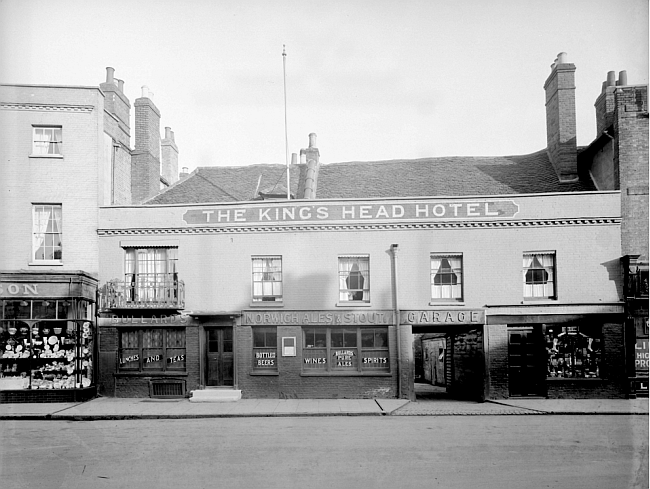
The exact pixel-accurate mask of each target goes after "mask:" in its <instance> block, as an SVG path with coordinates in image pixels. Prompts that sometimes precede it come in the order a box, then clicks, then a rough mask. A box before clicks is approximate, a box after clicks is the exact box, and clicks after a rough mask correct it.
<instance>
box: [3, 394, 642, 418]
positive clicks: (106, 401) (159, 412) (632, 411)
mask: <svg viewBox="0 0 650 489" xmlns="http://www.w3.org/2000/svg"><path fill="white" fill-rule="evenodd" d="M558 414H565V415H566V414H568V415H576V414H583V415H592V414H600V415H602V414H613V415H621V414H622V415H645V416H648V399H506V400H498V401H487V402H482V403H480V402H472V401H459V400H452V399H446V398H424V399H422V398H421V399H418V400H417V401H408V400H405V399H240V400H238V401H230V402H210V403H207V402H202V403H193V402H189V400H188V399H149V398H146V399H133V398H128V399H127V398H113V397H97V398H95V399H92V400H90V401H86V402H81V403H24V404H23V403H21V404H18V403H16V404H0V420H9V419H11V420H37V419H38V420H68V421H91V420H117V419H122V420H125V419H174V418H177V419H182V418H186V419H191V418H235V417H253V416H256V417H273V416H386V415H390V416H491V415H558Z"/></svg>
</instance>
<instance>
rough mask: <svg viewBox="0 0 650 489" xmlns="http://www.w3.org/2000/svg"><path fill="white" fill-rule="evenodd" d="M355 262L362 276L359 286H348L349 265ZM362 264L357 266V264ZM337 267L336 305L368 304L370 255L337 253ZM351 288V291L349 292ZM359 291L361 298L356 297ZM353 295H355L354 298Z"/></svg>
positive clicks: (350, 270)
mask: <svg viewBox="0 0 650 489" xmlns="http://www.w3.org/2000/svg"><path fill="white" fill-rule="evenodd" d="M355 262H356V265H357V270H356V271H358V274H359V275H360V276H361V277H362V278H363V283H362V284H361V287H360V288H354V289H350V288H348V287H349V285H348V279H349V278H351V277H350V273H351V272H352V271H353V269H351V268H350V267H351V266H353V265H354V264H355ZM362 263H363V264H364V265H363V267H362V268H359V264H362ZM337 267H338V284H339V294H338V303H337V305H338V306H367V305H370V255H361V254H360V255H339V256H338V260H337ZM350 290H352V291H353V292H350ZM359 293H361V298H358V295H359ZM355 296H357V297H356V298H355Z"/></svg>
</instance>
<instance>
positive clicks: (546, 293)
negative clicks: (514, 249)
mask: <svg viewBox="0 0 650 489" xmlns="http://www.w3.org/2000/svg"><path fill="white" fill-rule="evenodd" d="M523 264H524V267H523V285H524V297H539V298H553V297H555V285H554V278H555V254H554V253H527V254H524V256H523Z"/></svg>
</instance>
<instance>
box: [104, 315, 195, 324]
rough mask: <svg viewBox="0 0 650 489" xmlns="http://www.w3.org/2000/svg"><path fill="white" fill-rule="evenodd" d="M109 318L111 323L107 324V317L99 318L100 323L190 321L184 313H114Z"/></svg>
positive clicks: (173, 322) (168, 322) (172, 322)
mask: <svg viewBox="0 0 650 489" xmlns="http://www.w3.org/2000/svg"><path fill="white" fill-rule="evenodd" d="M108 319H109V324H106V320H107V318H99V321H100V322H99V325H100V326H114V325H116V324H128V325H132V324H133V325H135V324H148V325H156V324H186V323H188V322H189V317H188V316H184V315H182V314H173V315H171V316H167V315H165V314H161V315H159V316H151V317H144V316H118V315H117V314H113V315H112V316H111V317H110V318H108Z"/></svg>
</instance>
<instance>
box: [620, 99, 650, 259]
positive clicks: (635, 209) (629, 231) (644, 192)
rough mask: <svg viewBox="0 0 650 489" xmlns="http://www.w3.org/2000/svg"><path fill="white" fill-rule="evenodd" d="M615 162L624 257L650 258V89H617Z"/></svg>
mask: <svg viewBox="0 0 650 489" xmlns="http://www.w3.org/2000/svg"><path fill="white" fill-rule="evenodd" d="M615 95H616V112H615V126H614V128H615V132H616V135H617V143H618V144H617V147H616V151H615V155H614V157H615V160H616V163H617V166H618V168H619V174H620V185H621V214H622V222H621V240H622V245H621V246H622V254H623V255H634V254H637V255H641V256H642V258H645V259H647V258H648V232H649V230H648V174H649V170H648V88H647V86H629V87H618V88H617V90H616V92H615Z"/></svg>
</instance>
